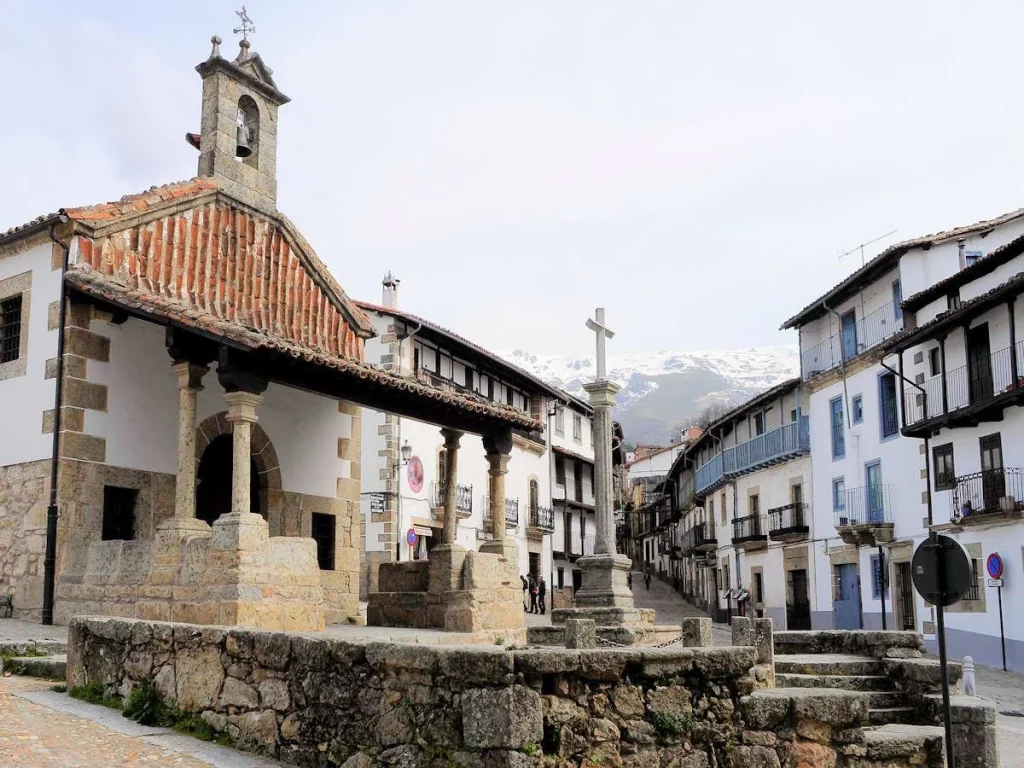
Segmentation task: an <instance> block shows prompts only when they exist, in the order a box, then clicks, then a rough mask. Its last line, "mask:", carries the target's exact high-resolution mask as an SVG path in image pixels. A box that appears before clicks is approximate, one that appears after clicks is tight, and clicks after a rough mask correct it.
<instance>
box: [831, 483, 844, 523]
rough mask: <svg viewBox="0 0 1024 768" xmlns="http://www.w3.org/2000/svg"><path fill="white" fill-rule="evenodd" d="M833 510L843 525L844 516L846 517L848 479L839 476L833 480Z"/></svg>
mask: <svg viewBox="0 0 1024 768" xmlns="http://www.w3.org/2000/svg"><path fill="white" fill-rule="evenodd" d="M832 511H833V512H835V514H836V518H837V519H838V520H839V522H840V523H841V524H842V525H845V524H846V523H843V522H842V518H844V517H846V480H845V478H842V477H837V478H835V479H833V480H832Z"/></svg>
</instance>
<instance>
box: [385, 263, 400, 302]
mask: <svg viewBox="0 0 1024 768" xmlns="http://www.w3.org/2000/svg"><path fill="white" fill-rule="evenodd" d="M400 282H401V280H399V279H398V278H397V277H395V276H394V275H392V274H391V270H390V269H389V270H388V273H387V274H386V275H384V280H383V282H382V285H383V286H384V291H383V295H382V297H381V300H380V303H381V306H383V307H386V308H387V309H398V284H399V283H400Z"/></svg>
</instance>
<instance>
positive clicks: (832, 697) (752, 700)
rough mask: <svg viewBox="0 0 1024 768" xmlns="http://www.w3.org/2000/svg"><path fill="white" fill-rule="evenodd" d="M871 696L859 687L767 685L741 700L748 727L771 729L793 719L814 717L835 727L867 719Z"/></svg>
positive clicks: (858, 722)
mask: <svg viewBox="0 0 1024 768" xmlns="http://www.w3.org/2000/svg"><path fill="white" fill-rule="evenodd" d="M869 702H870V699H869V697H868V695H867V694H866V693H862V692H860V691H844V690H838V689H832V688H766V689H764V690H760V691H755V692H754V693H752V694H750V695H749V696H744V697H743V698H742V699H741V700H740V705H741V708H742V712H743V719H744V721H745V722H746V723H747V727H748V728H753V729H756V730H772V729H774V728H778V727H781V726H784V725H786V724H788V723H790V722H791V721H792V720H794V719H795V720H797V721H799V720H814V721H817V722H820V723H825V724H827V725H830V726H832V727H833V728H837V729H845V728H854V727H857V726H860V725H862V724H863V723H865V722H866V721H867V719H868V708H869Z"/></svg>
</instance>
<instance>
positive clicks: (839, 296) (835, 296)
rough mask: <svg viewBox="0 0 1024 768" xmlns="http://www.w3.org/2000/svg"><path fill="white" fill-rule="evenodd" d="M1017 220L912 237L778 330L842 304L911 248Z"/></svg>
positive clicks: (1010, 216)
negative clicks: (824, 305) (835, 303)
mask: <svg viewBox="0 0 1024 768" xmlns="http://www.w3.org/2000/svg"><path fill="white" fill-rule="evenodd" d="M1021 217H1024V208H1018V209H1017V210H1015V211H1010V212H1009V213H1004V214H1003V215H1002V216H997V217H996V218H994V219H986V220H984V221H979V222H976V223H974V224H968V225H967V226H965V227H956V228H955V229H948V230H946V231H945V232H937V233H935V234H933V235H925V236H924V237H915V238H913V239H911V240H904V241H903V242H902V243H896V244H895V245H890V246H889V247H888V248H886V249H885V250H884V251H882V252H881V253H880V254H878V255H877V256H875V257H874V258H873V259H870V260H869V261H868V262H867V263H866V264H865V265H864V266H863V267H861V268H860V269H858V270H857V271H856V272H854V273H853V274H852V275H850V276H849V277H847V278H846V279H844V280H842V281H840V282H839V283H836V285H834V286H832V287H831V288H829V290H828V291H827V292H826V293H824V294H822V295H821V296H819V297H818V298H817V299H815V300H814V301H812V302H811V303H810V304H808V305H807V306H806V307H804V308H803V309H801V310H800V311H799V312H797V313H796V314H795V315H793V316H792V317H791V318H789V319H788V320H786V322H784V323H783V324H782V326H781V327H780V329H779V330H786V329H787V328H796V327H798V326H800V325H803V324H804V323H806V322H809V321H810V320H813V319H814V318H815V317H817V316H818V315H820V314H823V313H824V311H825V310H824V309H823V308H822V306H821V305H822V302H827V301H830V300H831V301H842V300H843V299H845V298H846V297H847V296H848V295H850V294H852V293H855V292H856V290H857V289H858V288H859V286H861V285H862V284H863V283H865V282H868V281H870V280H873V279H875V278H876V277H880V276H881V275H882V274H884V273H885V272H887V271H888V270H890V269H892V268H893V267H894V266H895V265H896V263H897V262H898V260H899V257H900V256H902V255H903V254H904V253H906V252H907V251H910V250H912V249H914V248H924V247H930V246H932V245H935V244H936V243H940V242H942V241H944V240H949V239H951V238H954V237H962V236H964V235H969V234H972V233H974V232H983V231H985V230H986V229H992V228H994V227H997V226H1000V225H1001V224H1006V223H1007V222H1010V221H1013V220H1014V219H1019V218H1021Z"/></svg>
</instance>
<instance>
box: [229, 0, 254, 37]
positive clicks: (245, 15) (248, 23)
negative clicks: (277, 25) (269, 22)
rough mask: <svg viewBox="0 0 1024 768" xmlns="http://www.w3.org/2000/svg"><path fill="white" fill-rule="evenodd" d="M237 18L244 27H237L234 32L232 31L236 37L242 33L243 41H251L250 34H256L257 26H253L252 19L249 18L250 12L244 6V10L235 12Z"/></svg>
mask: <svg viewBox="0 0 1024 768" xmlns="http://www.w3.org/2000/svg"><path fill="white" fill-rule="evenodd" d="M235 16H237V17H238V20H239V21H241V22H242V26H240V27H235V28H234V30H232V31H233V32H234V33H235V34H236V35H237V34H238V33H239V32H241V33H242V39H243V40H248V39H249V34H250V33H251V32H255V31H256V25H255V24H253V23H252V19H250V18H249V12H248V11H246V10H245V6H244V5H243V6H242V10H240V11H235Z"/></svg>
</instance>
